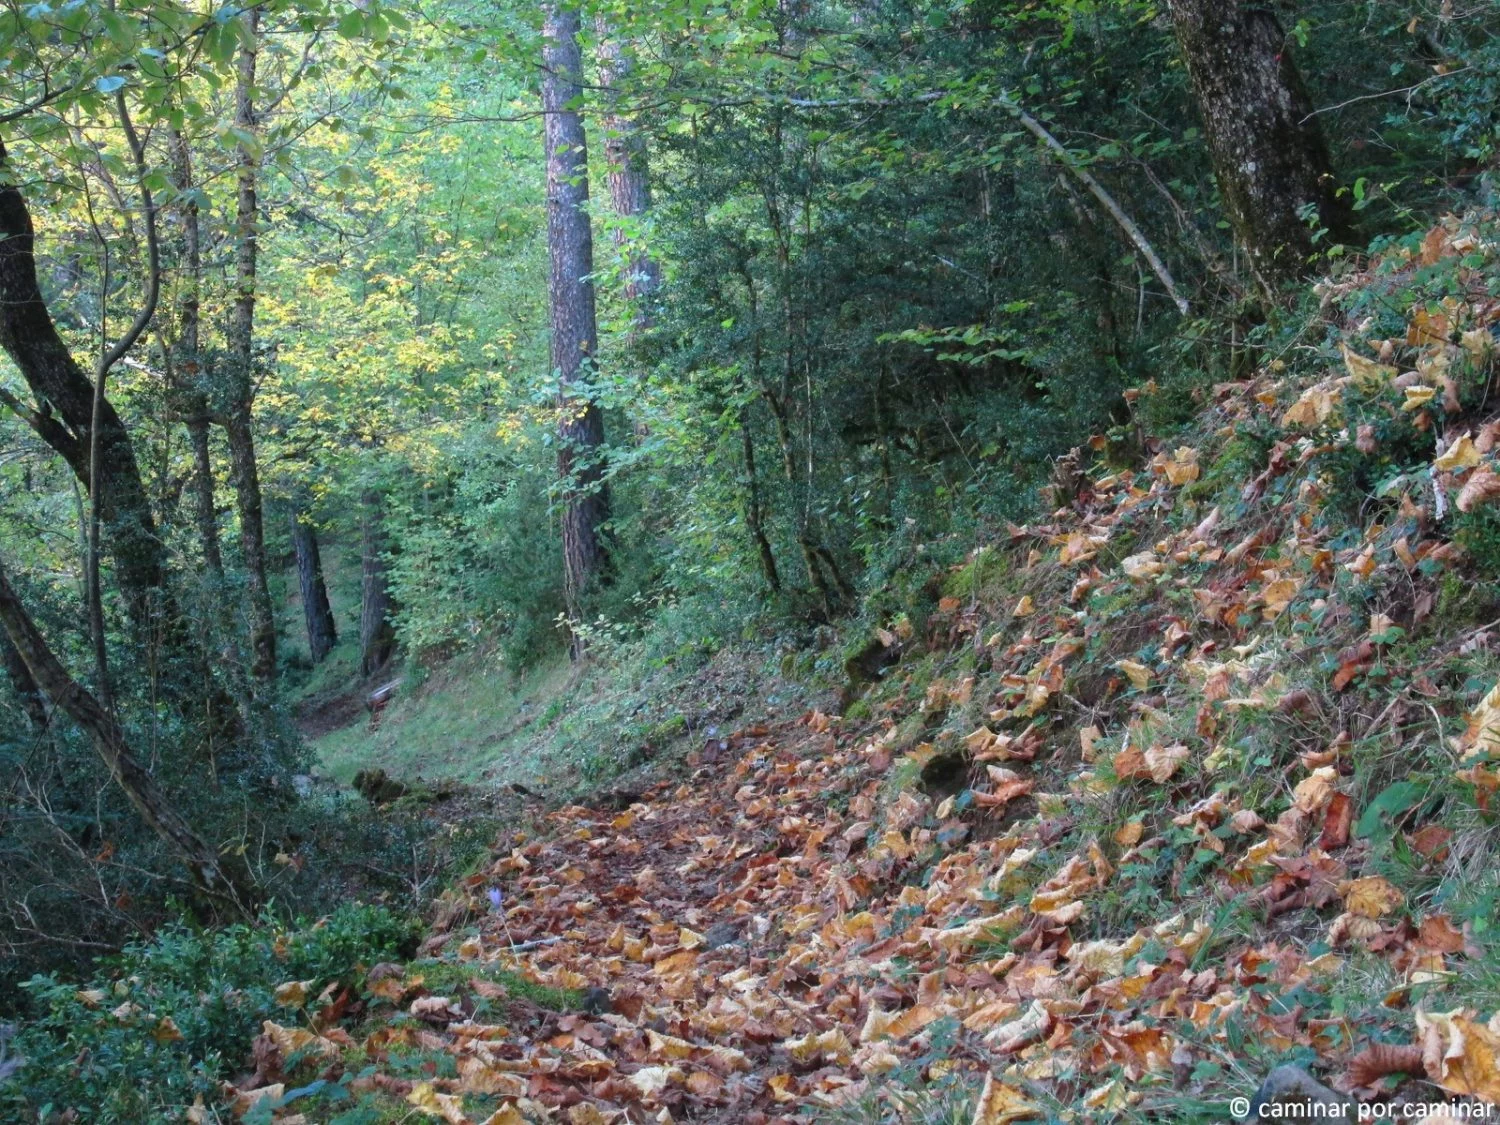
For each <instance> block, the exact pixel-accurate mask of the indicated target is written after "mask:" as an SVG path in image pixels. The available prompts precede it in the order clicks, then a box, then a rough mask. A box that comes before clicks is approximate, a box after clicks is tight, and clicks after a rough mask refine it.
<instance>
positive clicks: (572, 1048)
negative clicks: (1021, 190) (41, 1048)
mask: <svg viewBox="0 0 1500 1125" xmlns="http://www.w3.org/2000/svg"><path fill="white" fill-rule="evenodd" d="M1494 239H1495V228H1494V222H1493V220H1492V219H1491V218H1490V217H1489V216H1475V217H1469V218H1466V219H1458V218H1450V219H1448V220H1445V221H1444V222H1443V223H1442V224H1440V225H1439V226H1437V227H1435V228H1434V229H1433V230H1432V231H1430V232H1428V233H1427V234H1426V235H1425V236H1417V237H1413V238H1411V239H1409V240H1407V241H1406V242H1405V243H1401V244H1393V245H1391V246H1390V247H1388V248H1387V249H1386V250H1385V251H1384V253H1383V254H1382V255H1381V256H1380V257H1379V258H1377V259H1376V260H1374V261H1371V262H1369V263H1367V264H1366V266H1365V267H1364V268H1363V269H1362V270H1361V271H1360V272H1358V273H1350V274H1348V275H1347V276H1345V277H1343V278H1341V279H1340V280H1338V281H1335V282H1328V283H1325V284H1324V285H1323V286H1322V287H1320V290H1319V296H1320V298H1321V304H1320V306H1319V308H1318V309H1317V310H1316V311H1315V312H1312V313H1310V314H1309V316H1308V318H1307V320H1306V321H1305V323H1302V324H1301V325H1299V326H1296V327H1294V328H1290V329H1287V330H1285V331H1284V332H1282V333H1281V335H1280V336H1279V337H1278V339H1277V340H1276V341H1275V343H1274V344H1273V346H1272V348H1271V349H1270V350H1268V352H1267V358H1266V360H1265V362H1264V363H1262V364H1261V366H1260V367H1259V368H1258V369H1257V370H1256V372H1255V374H1254V376H1253V377H1252V378H1250V379H1248V380H1246V381H1244V382H1240V383H1233V384H1226V385H1220V386H1217V387H1214V388H1212V389H1211V390H1209V391H1206V392H1204V394H1203V396H1202V401H1201V402H1200V405H1199V414H1198V418H1197V420H1196V422H1195V423H1194V424H1193V426H1192V427H1191V428H1190V429H1189V430H1188V431H1186V432H1185V433H1180V434H1177V435H1174V437H1173V439H1172V440H1171V442H1170V443H1169V444H1168V445H1166V446H1164V447H1159V448H1157V447H1155V443H1153V441H1152V439H1151V438H1150V437H1149V436H1148V435H1145V434H1141V435H1140V438H1141V440H1142V441H1143V443H1144V446H1145V450H1146V452H1145V456H1144V457H1143V458H1141V460H1140V461H1138V462H1137V467H1134V468H1111V467H1109V466H1106V465H1103V464H1099V465H1089V464H1087V463H1086V462H1085V461H1084V460H1083V458H1081V457H1080V458H1076V459H1073V460H1072V461H1069V462H1066V463H1064V464H1062V465H1060V466H1059V472H1058V474H1057V487H1056V497H1055V499H1056V502H1057V505H1058V506H1057V509H1056V511H1055V512H1054V514H1053V516H1052V517H1051V518H1050V519H1049V520H1048V521H1047V522H1046V523H1044V524H1037V525H1030V526H1025V527H1014V528H1012V529H1011V531H1010V535H1009V541H1008V542H1003V543H995V544H992V545H989V546H987V547H985V548H983V549H981V550H980V551H979V552H977V553H976V554H975V556H974V557H972V558H971V559H970V560H969V562H968V563H967V564H965V566H964V567H962V568H961V569H960V570H959V571H957V572H955V573H953V574H951V575H949V576H948V578H947V583H948V587H947V588H948V596H946V597H944V598H943V599H942V601H941V602H940V603H939V605H938V607H937V610H936V612H935V613H934V614H932V615H931V616H930V617H929V618H927V619H926V620H923V621H914V620H912V619H910V618H908V617H903V618H901V619H900V620H896V621H889V622H884V623H882V625H881V627H880V629H879V631H878V632H877V634H876V636H875V638H874V639H873V640H872V641H871V642H870V644H869V645H868V646H866V647H865V649H864V652H865V654H866V655H869V654H874V659H873V660H871V661H870V662H869V663H870V666H871V667H875V668H877V669H880V668H883V671H882V672H881V674H880V675H879V676H878V677H877V679H876V682H875V683H874V684H873V686H871V687H869V688H868V689H867V690H865V691H864V692H863V694H862V697H861V698H859V699H858V701H857V702H854V701H853V699H852V698H851V705H850V706H849V707H848V708H847V709H846V714H845V716H843V717H840V716H833V715H827V714H823V713H821V712H814V713H811V714H808V715H804V716H801V717H799V718H795V719H793V718H787V719H785V720H783V721H780V722H777V723H772V724H768V725H766V726H762V727H756V728H752V729H747V730H742V731H740V732H739V733H738V734H736V735H735V736H734V737H732V738H727V739H723V740H720V741H714V742H711V743H709V745H708V746H707V748H706V749H705V750H704V751H703V752H702V753H701V754H700V755H699V756H698V757H697V758H696V759H695V760H694V762H693V772H692V774H691V778H690V780H689V781H688V782H686V783H679V782H668V783H663V784H662V785H660V786H658V787H657V788H655V789H653V790H650V791H648V792H646V793H645V794H644V795H643V796H642V797H641V799H640V801H639V802H638V803H635V804H633V805H631V806H630V807H629V808H627V809H624V810H619V809H603V810H600V809H586V808H581V807H569V808H565V809H562V810H560V811H558V812H557V813H555V814H554V815H553V817H552V818H551V825H552V832H551V834H550V835H549V836H548V837H547V838H544V839H527V838H523V837H519V836H518V837H517V838H516V839H514V840H511V841H506V842H504V844H503V846H502V847H501V848H500V849H499V850H498V851H497V853H496V855H495V858H494V860H493V862H492V863H491V864H490V865H489V866H488V867H487V868H486V869H484V870H482V871H480V872H478V873H476V874H475V875H474V876H472V877H471V878H470V879H469V880H467V881H466V883H465V884H464V885H462V886H460V887H458V888H455V889H454V890H453V891H452V892H450V893H449V894H448V895H447V896H445V900H444V902H443V904H441V909H440V910H439V912H438V915H439V922H438V924H437V925H436V926H435V928H434V930H433V932H432V934H431V936H430V937H429V938H428V941H427V946H426V953H427V954H428V955H429V957H430V958H432V959H431V960H429V961H428V962H427V963H426V967H425V968H424V967H423V966H422V965H420V964H419V965H413V966H407V967H397V966H385V967H382V969H381V971H380V972H379V973H372V974H371V979H370V983H367V985H366V987H365V989H364V993H363V995H362V996H361V997H359V998H358V999H357V1001H355V1002H354V1003H352V1004H351V1003H350V1002H349V998H347V997H346V998H345V1001H344V1002H343V1003H341V1004H336V1005H334V1008H336V1009H337V1010H336V1011H333V1012H332V1013H331V1015H332V1016H333V1017H334V1018H329V1015H330V1013H328V1012H326V1011H325V1014H324V1015H323V1016H321V1017H320V1016H319V1015H317V1014H313V1015H311V1016H309V1015H308V1013H307V1012H306V1011H305V1010H304V1011H302V1012H299V1013H289V1016H288V1019H287V1021H286V1024H285V1025H284V1026H283V1025H275V1024H268V1025H267V1027H266V1029H265V1035H264V1036H263V1037H262V1040H261V1041H260V1042H259V1043H258V1044H257V1046H256V1057H257V1059H259V1060H261V1062H262V1065H261V1066H260V1067H259V1068H258V1070H257V1076H256V1078H255V1079H254V1080H252V1081H251V1082H249V1083H246V1084H244V1085H242V1086H241V1087H240V1089H239V1090H238V1091H237V1093H238V1095H239V1099H240V1100H239V1106H240V1108H241V1110H242V1111H245V1110H249V1111H251V1112H255V1113H259V1114H261V1115H262V1119H265V1118H264V1115H265V1114H266V1113H268V1112H271V1111H272V1109H273V1107H275V1108H274V1116H276V1117H278V1118H279V1117H282V1116H283V1115H286V1116H287V1117H288V1118H289V1117H290V1116H291V1115H295V1114H297V1113H305V1114H308V1115H309V1116H310V1117H317V1118H318V1119H320V1120H321V1119H324V1118H323V1117H322V1116H321V1114H323V1112H324V1110H323V1109H322V1108H320V1106H322V1104H323V1103H322V1102H321V1101H320V1099H319V1096H317V1095H316V1094H312V1093H305V1094H299V1096H297V1097H293V1096H292V1095H291V1094H288V1090H289V1089H290V1088H291V1086H293V1085H295V1083H296V1082H297V1081H298V1080H300V1079H302V1078H306V1077H308V1076H310V1075H311V1074H313V1073H314V1072H321V1073H322V1075H323V1077H324V1079H326V1080H329V1081H341V1082H342V1084H343V1085H342V1087H341V1088H342V1089H344V1090H345V1091H347V1092H354V1093H358V1092H361V1091H363V1092H364V1094H365V1095H366V1096H368V1097H373V1098H374V1099H375V1102H374V1103H371V1104H376V1103H380V1104H388V1105H389V1106H390V1107H391V1112H392V1113H393V1114H395V1115H397V1116H399V1114H400V1113H403V1112H411V1111H412V1110H415V1111H417V1112H419V1113H421V1114H425V1115H429V1116H433V1117H437V1118H441V1119H443V1120H447V1121H450V1122H463V1121H474V1122H480V1121H490V1122H495V1123H503V1122H517V1121H529V1120H544V1119H558V1120H566V1121H570V1122H575V1123H585V1122H605V1121H627V1120H628V1121H646V1120H657V1121H667V1120H679V1121H681V1120H702V1121H725V1122H729V1121H734V1122H756V1121H771V1120H806V1119H814V1118H816V1119H822V1120H840V1121H880V1120H894V1119H902V1120H930V1121H950V1120H965V1121H967V1120H972V1121H974V1122H975V1123H976V1125H994V1123H998V1122H1008V1121H1020V1120H1030V1119H1037V1120H1041V1119H1048V1118H1052V1119H1057V1120H1100V1121H1104V1120H1109V1121H1146V1120H1173V1121H1204V1122H1207V1121H1222V1120H1226V1119H1228V1117H1229V1114H1228V1112H1227V1109H1228V1107H1229V1106H1230V1104H1231V1099H1232V1098H1235V1097H1244V1096H1248V1095H1249V1094H1250V1093H1251V1091H1253V1090H1254V1089H1255V1087H1256V1085H1257V1084H1258V1083H1259V1082H1260V1080H1261V1079H1262V1078H1263V1077H1264V1076H1265V1074H1266V1073H1267V1072H1268V1071H1270V1070H1271V1068H1272V1067H1273V1066H1274V1065H1276V1064H1277V1063H1280V1062H1293V1063H1297V1064H1300V1065H1302V1066H1304V1067H1307V1068H1309V1069H1311V1070H1312V1071H1313V1072H1315V1073H1317V1074H1318V1075H1320V1076H1321V1077H1322V1078H1323V1079H1324V1080H1325V1081H1327V1082H1329V1083H1331V1084H1332V1085H1334V1086H1337V1087H1338V1088H1339V1089H1340V1090H1343V1091H1345V1092H1348V1093H1351V1094H1352V1095H1354V1096H1355V1097H1356V1098H1358V1099H1361V1100H1363V1101H1366V1102H1376V1101H1384V1100H1389V1099H1390V1098H1391V1097H1393V1096H1395V1097H1397V1100H1402V1099H1403V1098H1404V1099H1406V1100H1413V1101H1427V1100H1437V1099H1446V1098H1450V1097H1451V1098H1454V1099H1458V1100H1460V1101H1461V1100H1462V1099H1464V1098H1466V1097H1469V1096H1475V1097H1478V1098H1480V1099H1486V1100H1490V1101H1497V1100H1500V1071H1497V1068H1496V1059H1497V1057H1500V1028H1497V1026H1496V1025H1495V1024H1493V1023H1488V1024H1487V1023H1486V1021H1487V1020H1489V1019H1490V1017H1491V1015H1492V1014H1493V1013H1494V1012H1495V1010H1496V1009H1497V1007H1500V953H1497V951H1496V949H1495V943H1494V941H1493V933H1492V930H1493V921H1492V918H1493V913H1494V904H1495V902H1496V899H1497V895H1500V868H1497V866H1496V865H1495V864H1494V863H1493V862H1492V856H1493V854H1494V848H1495V844H1496V841H1495V822H1494V816H1493V813H1492V811H1491V809H1490V805H1491V802H1492V800H1493V795H1494V793H1495V792H1496V791H1497V790H1500V766H1497V765H1496V764H1494V763H1493V762H1492V761H1491V756H1492V753H1493V754H1494V755H1495V756H1497V757H1500V743H1497V739H1500V689H1494V686H1495V683H1496V675H1497V671H1500V660H1497V658H1496V655H1495V653H1494V651H1493V649H1494V646H1495V642H1496V639H1497V638H1496V627H1497V622H1496V608H1497V606H1500V597H1497V588H1500V587H1497V581H1500V517H1497V514H1496V513H1497V512H1500V508H1496V507H1494V505H1495V504H1496V503H1497V501H1500V468H1497V466H1496V456H1497V455H1496V453H1495V449H1494V447H1495V445H1496V441H1497V437H1500V417H1497V414H1500V412H1497V410H1496V409H1495V408H1494V407H1493V406H1492V405H1491V403H1490V389H1491V383H1492V379H1493V373H1494V370H1495V356H1496V341H1495V337H1494V331H1493V325H1494V323H1495V322H1496V321H1497V320H1500V299H1497V298H1496V297H1495V295H1494V294H1495V293H1496V291H1497V290H1500V244H1497V243H1496V241H1495V240H1494ZM1153 393H1162V392H1159V391H1155V390H1154V389H1153V388H1149V387H1148V388H1146V389H1145V390H1144V391H1143V392H1142V400H1141V401H1139V402H1137V404H1136V405H1137V407H1138V408H1141V407H1143V406H1144V405H1146V404H1148V403H1149V397H1150V396H1151V395H1152V394H1153ZM1104 444H1105V443H1103V442H1102V441H1101V443H1100V445H1101V448H1102V447H1103V445H1104ZM855 647H856V648H858V647H859V646H858V645H856V646H855ZM1492 689H1494V690H1492ZM855 694H857V693H854V692H851V693H850V695H851V697H852V696H853V695H855ZM856 716H857V717H856ZM439 966H441V968H439ZM507 981H508V982H509V984H507V983H506V982H507ZM525 982H529V983H525ZM528 988H529V989H535V988H544V989H550V990H561V991H554V992H548V993H547V995H549V996H552V997H554V999H555V1000H556V1004H555V1005H554V1006H561V1007H562V1008H564V1009H567V1010H565V1011H563V1012H555V1011H552V1012H549V1011H547V1010H545V1008H544V1007H542V1008H539V1007H537V1006H536V1004H535V1003H534V1002H533V1001H532V1000H527V999H524V998H523V997H522V996H521V995H520V993H518V992H517V989H520V990H521V992H524V991H525V990H526V989H528ZM314 1007H316V1005H314ZM299 1025H300V1026H299ZM283 1106H284V1108H282V1107H283ZM252 1107H253V1108H252ZM328 1112H329V1113H332V1112H333V1111H332V1110H329V1111H328ZM1451 1112H1452V1114H1454V1115H1462V1114H1464V1113H1467V1112H1470V1110H1468V1109H1465V1108H1463V1107H1459V1108H1456V1109H1454V1110H1453V1111H1451Z"/></svg>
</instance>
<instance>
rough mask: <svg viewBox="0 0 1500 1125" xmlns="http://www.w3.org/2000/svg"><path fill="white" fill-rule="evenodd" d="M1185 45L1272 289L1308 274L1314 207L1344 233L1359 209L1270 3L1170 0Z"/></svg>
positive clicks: (1219, 171) (1234, 205) (1233, 209)
mask: <svg viewBox="0 0 1500 1125" xmlns="http://www.w3.org/2000/svg"><path fill="white" fill-rule="evenodd" d="M1167 7H1168V8H1169V9H1170V11H1171V15H1172V23H1173V26H1174V28H1175V29H1176V32H1177V42H1178V45H1179V47H1180V48H1181V51H1182V57H1183V61H1184V62H1185V63H1186V64H1187V70H1188V76H1189V77H1190V78H1191V80H1192V83H1193V91H1194V94H1195V95H1196V97H1197V100H1198V108H1199V112H1200V114H1201V116H1202V118H1203V128H1204V134H1205V136H1206V137H1207V140H1208V148H1209V154H1210V156H1211V158H1212V160H1213V165H1214V175H1215V178H1216V179H1217V180H1218V183H1219V192H1220V194H1221V195H1222V196H1223V198H1224V205H1225V207H1226V209H1227V210H1228V212H1229V218H1230V221H1231V222H1232V223H1233V225H1234V229H1235V233H1236V235H1238V237H1239V240H1240V242H1241V243H1242V244H1243V245H1244V247H1245V250H1246V252H1247V253H1248V254H1249V257H1250V263H1251V268H1252V269H1253V271H1254V273H1255V276H1256V279H1257V281H1258V282H1259V283H1260V285H1261V287H1262V288H1263V289H1265V290H1266V291H1267V293H1268V294H1271V293H1274V292H1275V290H1276V288H1277V286H1278V285H1279V284H1281V283H1283V282H1286V281H1289V280H1294V279H1296V278H1298V277H1301V276H1303V275H1304V274H1305V273H1306V272H1307V270H1308V264H1307V258H1308V256H1309V254H1310V253H1311V251H1312V248H1313V241H1312V231H1311V230H1310V229H1309V227H1308V224H1307V223H1306V222H1305V221H1304V220H1303V218H1302V216H1301V214H1299V212H1301V211H1302V210H1303V209H1304V208H1305V207H1306V206H1307V205H1309V204H1311V205H1313V206H1314V207H1315V208H1316V209H1317V211H1318V215H1319V217H1320V221H1321V223H1322V225H1324V226H1326V227H1327V228H1328V229H1329V230H1330V231H1331V232H1332V234H1333V236H1334V237H1335V238H1336V239H1343V238H1344V237H1345V236H1346V235H1347V234H1348V228H1349V219H1350V212H1349V210H1348V208H1347V206H1346V205H1345V204H1344V203H1343V202H1342V201H1341V200H1340V199H1339V198H1338V197H1337V196H1336V194H1335V190H1334V189H1335V183H1334V179H1333V173H1332V164H1331V161H1330V160H1329V155H1328V146H1327V144H1326V142H1325V141H1324V138H1323V132H1322V130H1321V129H1320V128H1319V126H1318V123H1317V120H1316V119H1315V118H1313V117H1312V112H1313V107H1312V104H1311V102H1310V101H1309V99H1308V96H1307V90H1306V89H1305V88H1304V86H1303V85H1302V77H1301V75H1300V74H1299V73H1298V71H1297V66H1296V64H1295V63H1294V62H1293V61H1292V55H1291V49H1290V48H1291V44H1290V43H1289V42H1288V41H1287V38H1286V35H1285V33H1284V32H1283V31H1282V29H1281V25H1280V23H1279V22H1278V21H1277V19H1276V16H1275V14H1274V12H1273V11H1272V10H1271V8H1270V7H1269V6H1268V5H1265V4H1263V3H1253V2H1250V0H1169V2H1168V5H1167Z"/></svg>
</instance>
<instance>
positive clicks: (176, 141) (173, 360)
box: [165, 129, 224, 581]
mask: <svg viewBox="0 0 1500 1125" xmlns="http://www.w3.org/2000/svg"><path fill="white" fill-rule="evenodd" d="M168 143H169V146H170V149H171V160H172V181H173V184H172V186H173V187H174V188H176V190H177V194H178V198H179V199H180V200H181V202H180V204H179V205H178V209H177V222H178V242H179V247H178V252H179V258H180V261H179V263H178V266H179V273H180V274H181V282H180V284H181V286H182V289H181V295H180V296H179V298H178V301H177V325H176V330H177V331H176V340H175V341H174V342H173V345H172V346H169V347H168V348H166V349H165V351H166V363H167V374H168V379H169V384H170V389H171V393H172V399H173V406H174V408H175V410H176V412H177V414H178V415H179V416H180V417H181V418H182V421H183V424H184V425H185V426H186V427H187V432H188V444H189V446H191V448H192V451H193V469H192V482H191V489H192V495H193V522H194V523H195V524H196V525H197V528H198V544H199V549H200V550H201V551H202V553H203V565H204V566H205V567H206V568H207V569H208V573H209V576H210V577H211V578H213V579H216V580H220V581H222V579H223V577H224V559H223V554H222V552H221V551H220V549H219V518H218V512H217V510H216V508H215V505H214V470H213V460H212V457H211V455H210V449H209V428H210V425H211V422H212V416H211V413H210V409H209V404H208V395H207V394H206V392H205V389H204V382H205V379H204V376H205V374H206V372H205V370H204V362H203V354H202V348H201V326H202V312H201V304H200V303H201V299H202V293H203V249H202V245H203V239H202V232H201V228H200V224H199V206H198V199H197V195H196V194H195V191H194V184H193V156H192V149H191V146H190V145H189V143H188V140H187V137H186V136H185V135H184V134H183V133H182V132H181V130H176V129H174V130H172V132H171V136H170V139H169V142H168Z"/></svg>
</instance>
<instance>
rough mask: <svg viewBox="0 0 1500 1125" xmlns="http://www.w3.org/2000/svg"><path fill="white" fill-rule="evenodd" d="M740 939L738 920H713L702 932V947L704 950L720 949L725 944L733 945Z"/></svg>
mask: <svg viewBox="0 0 1500 1125" xmlns="http://www.w3.org/2000/svg"><path fill="white" fill-rule="evenodd" d="M739 940H740V923H739V922H715V923H714V924H713V925H712V926H710V927H708V929H707V930H706V931H704V934H703V949H704V951H705V952H707V951H709V950H713V949H720V948H722V947H723V946H726V945H733V944H734V943H735V942H737V941H739Z"/></svg>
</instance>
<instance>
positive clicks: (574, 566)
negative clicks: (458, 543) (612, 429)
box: [542, 4, 609, 658]
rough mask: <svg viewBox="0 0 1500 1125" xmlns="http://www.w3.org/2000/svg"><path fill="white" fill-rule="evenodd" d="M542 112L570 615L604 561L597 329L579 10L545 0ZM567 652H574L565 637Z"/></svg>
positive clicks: (578, 609) (605, 506)
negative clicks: (594, 374) (593, 382)
mask: <svg viewBox="0 0 1500 1125" xmlns="http://www.w3.org/2000/svg"><path fill="white" fill-rule="evenodd" d="M543 35H544V36H545V40H546V42H545V46H544V48H543V75H542V110H543V113H544V114H545V115H546V129H545V135H546V145H547V249H548V254H549V257H550V259H551V267H552V269H551V279H550V286H549V290H548V296H549V298H550V301H551V307H552V367H553V369H554V370H555V371H556V372H557V377H558V383H559V397H560V401H559V403H558V423H557V430H558V450H557V468H558V473H559V475H560V476H561V477H562V480H563V489H564V500H563V519H562V524H563V528H562V531H563V593H564V598H565V600H566V603H567V609H568V614H569V616H570V617H571V618H572V619H573V620H575V621H577V620H580V619H581V618H582V615H583V599H584V594H585V593H586V591H587V590H588V589H589V587H590V586H592V585H594V584H595V583H597V582H599V581H601V580H602V579H603V578H604V577H605V575H606V572H607V569H608V565H609V560H608V556H607V555H606V553H605V549H604V525H605V523H606V522H607V521H608V519H609V494H608V491H607V489H606V486H605V482H604V418H603V416H602V415H601V414H600V413H599V408H598V407H597V406H596V405H595V404H594V402H593V399H592V398H591V396H590V394H589V389H588V386H587V384H588V382H589V378H590V371H589V367H590V364H591V363H592V362H593V358H594V354H595V344H596V337H597V332H598V330H597V327H596V323H595V310H594V286H593V282H591V281H590V280H589V278H590V275H592V273H593V271H594V243H593V235H592V232H591V231H590V229H589V216H588V198H589V187H588V153H587V150H586V147H585V141H584V132H583V118H582V117H581V116H580V115H579V112H578V100H579V98H580V97H581V95H582V88H581V85H580V81H581V77H580V76H581V73H582V70H583V60H582V57H581V55H580V53H579V47H578V12H577V10H576V9H571V8H563V7H560V6H559V5H557V4H549V5H548V6H547V8H546V12H545V19H544V24H543ZM573 655H574V657H575V658H576V657H577V656H579V655H580V648H579V642H578V638H577V637H576V636H575V637H574V642H573Z"/></svg>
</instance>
